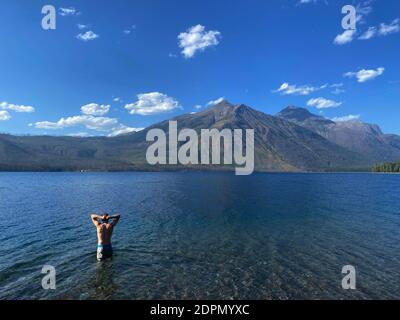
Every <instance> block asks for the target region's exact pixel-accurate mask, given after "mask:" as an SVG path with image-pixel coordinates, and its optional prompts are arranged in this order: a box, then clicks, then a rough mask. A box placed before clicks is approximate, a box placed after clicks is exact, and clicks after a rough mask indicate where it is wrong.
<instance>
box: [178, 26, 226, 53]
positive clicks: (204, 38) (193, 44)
mask: <svg viewBox="0 0 400 320" xmlns="http://www.w3.org/2000/svg"><path fill="white" fill-rule="evenodd" d="M220 37H221V33H220V32H219V31H207V32H206V31H205V27H204V26H202V25H200V24H198V25H196V26H193V27H191V28H189V29H188V30H187V31H186V32H182V33H181V34H179V35H178V40H179V47H180V48H182V49H183V50H182V54H183V56H184V57H185V58H192V57H193V56H194V55H195V54H196V52H197V51H203V50H205V49H206V48H207V47H210V46H216V45H218V44H219V38H220Z"/></svg>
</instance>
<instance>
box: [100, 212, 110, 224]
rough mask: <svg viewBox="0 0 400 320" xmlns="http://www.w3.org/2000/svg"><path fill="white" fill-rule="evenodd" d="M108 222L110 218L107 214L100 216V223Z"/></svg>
mask: <svg viewBox="0 0 400 320" xmlns="http://www.w3.org/2000/svg"><path fill="white" fill-rule="evenodd" d="M109 220H110V216H109V215H108V214H107V213H105V214H103V215H102V216H101V221H102V223H108V221H109Z"/></svg>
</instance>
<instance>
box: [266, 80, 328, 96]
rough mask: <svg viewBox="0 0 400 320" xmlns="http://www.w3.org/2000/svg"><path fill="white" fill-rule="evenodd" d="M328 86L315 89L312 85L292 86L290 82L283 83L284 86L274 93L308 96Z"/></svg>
mask: <svg viewBox="0 0 400 320" xmlns="http://www.w3.org/2000/svg"><path fill="white" fill-rule="evenodd" d="M327 86H328V85H326V84H325V85H322V86H320V87H314V86H310V85H301V86H298V85H295V84H293V85H291V84H289V83H288V82H285V83H282V85H281V86H280V87H279V88H278V89H276V90H273V91H272V92H274V93H280V94H282V95H300V96H307V95H309V94H311V93H313V92H315V91H318V90H322V89H325V88H326V87H327Z"/></svg>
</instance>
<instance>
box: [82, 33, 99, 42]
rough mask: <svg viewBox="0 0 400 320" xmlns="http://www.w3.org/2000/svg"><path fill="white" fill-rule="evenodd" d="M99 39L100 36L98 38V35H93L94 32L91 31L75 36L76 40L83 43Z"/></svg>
mask: <svg viewBox="0 0 400 320" xmlns="http://www.w3.org/2000/svg"><path fill="white" fill-rule="evenodd" d="M99 37H100V36H99V35H98V34H96V33H94V32H93V31H91V30H89V31H86V32H85V33H80V34H78V35H77V36H76V38H77V39H78V40H82V41H84V42H87V41H92V40H95V39H97V38H99Z"/></svg>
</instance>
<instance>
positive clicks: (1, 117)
mask: <svg viewBox="0 0 400 320" xmlns="http://www.w3.org/2000/svg"><path fill="white" fill-rule="evenodd" d="M10 119H11V115H10V114H9V113H8V111H4V110H2V111H0V121H7V120H10Z"/></svg>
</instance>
